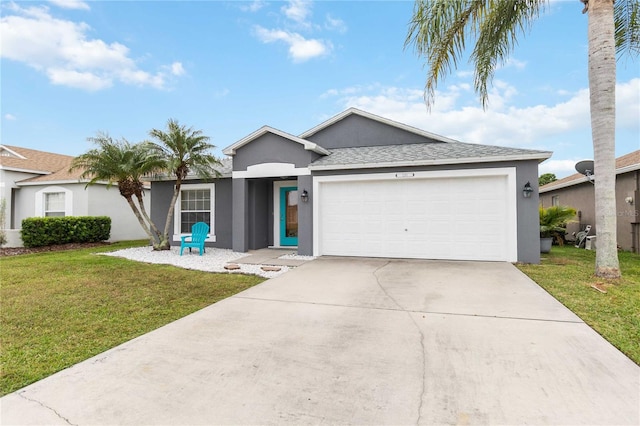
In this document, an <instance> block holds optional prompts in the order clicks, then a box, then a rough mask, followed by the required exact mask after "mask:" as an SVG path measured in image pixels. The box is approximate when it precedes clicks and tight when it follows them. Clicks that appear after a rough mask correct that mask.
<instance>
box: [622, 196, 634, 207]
mask: <svg viewBox="0 0 640 426" xmlns="http://www.w3.org/2000/svg"><path fill="white" fill-rule="evenodd" d="M624 201H625V203H627V204H629V205H633V197H627V198H625V199H624Z"/></svg>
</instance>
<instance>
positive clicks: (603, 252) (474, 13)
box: [405, 0, 640, 278]
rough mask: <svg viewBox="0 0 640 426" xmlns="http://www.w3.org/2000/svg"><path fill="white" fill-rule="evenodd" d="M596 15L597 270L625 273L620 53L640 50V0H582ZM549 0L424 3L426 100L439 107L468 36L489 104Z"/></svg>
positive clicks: (414, 40)
mask: <svg viewBox="0 0 640 426" xmlns="http://www.w3.org/2000/svg"><path fill="white" fill-rule="evenodd" d="M580 1H581V2H582V3H584V5H585V6H584V10H583V13H588V14H589V25H588V32H589V89H590V99H591V128H592V139H593V150H594V162H595V167H594V168H595V170H594V174H595V175H596V180H595V199H596V226H597V228H598V250H597V251H596V267H595V274H596V275H597V276H600V277H609V278H617V277H620V267H619V263H618V252H617V241H616V205H615V79H616V78H615V77H616V63H615V59H616V50H617V52H618V53H630V54H633V55H635V56H637V54H638V52H640V0H615V7H614V1H613V0H580ZM547 3H548V1H547V0H455V1H451V0H416V3H415V7H414V12H413V17H412V19H411V21H410V25H409V31H408V35H407V38H406V41H405V47H407V46H408V45H413V46H414V48H415V51H416V53H417V54H418V55H419V56H422V57H424V58H426V62H427V81H426V84H425V101H426V103H427V105H428V106H430V105H431V103H432V102H433V99H434V96H435V87H436V85H437V83H438V82H439V81H440V80H442V79H443V78H444V76H445V74H448V73H449V72H451V70H452V67H455V66H457V63H458V61H459V60H460V59H461V56H462V54H463V52H464V50H465V46H466V38H467V37H469V36H477V40H476V44H475V47H474V49H473V51H472V53H471V61H472V62H473V63H474V65H475V77H474V88H475V90H476V92H477V93H478V94H479V95H480V100H481V102H482V106H483V107H484V108H486V106H487V100H488V89H487V87H488V85H490V84H491V82H492V80H493V75H494V72H495V69H496V66H497V65H498V64H504V62H505V61H506V60H507V58H508V56H509V54H510V53H511V51H512V50H513V48H514V46H515V44H516V42H517V36H519V35H521V34H522V33H524V32H526V31H527V30H528V29H529V28H530V27H531V25H532V24H533V22H534V21H535V19H536V18H537V17H538V16H539V14H540V12H542V11H543V10H544V8H545V6H546V5H547Z"/></svg>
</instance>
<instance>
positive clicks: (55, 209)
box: [44, 192, 64, 217]
mask: <svg viewBox="0 0 640 426" xmlns="http://www.w3.org/2000/svg"><path fill="white" fill-rule="evenodd" d="M44 215H45V216H47V217H49V216H64V192H50V193H47V194H44Z"/></svg>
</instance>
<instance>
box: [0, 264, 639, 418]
mask: <svg viewBox="0 0 640 426" xmlns="http://www.w3.org/2000/svg"><path fill="white" fill-rule="evenodd" d="M0 409H1V410H2V412H1V416H0V420H1V421H0V423H2V424H3V425H12V424H48V425H69V424H73V425H141V424H144V425H216V424H225V425H238V424H242V425H247V424H278V425H287V424H291V425H304V424H322V425H334V424H341V425H342V424H357V425H365V424H366V425H382V424H393V425H416V424H425V425H432V424H481V425H490V424H508V425H521V424H535V425H559V424H562V425H587V424H588V425H614V424H615V425H638V424H639V423H640V367H638V366H637V365H636V364H634V363H633V362H632V361H631V360H629V359H628V358H627V357H625V356H624V355H623V354H622V353H620V352H619V351H618V350H617V349H616V348H614V347H613V346H611V345H610V344H609V343H608V342H606V341H605V340H604V339H603V338H602V337H601V336H600V335H598V334H597V333H596V332H595V331H593V330H592V329H591V328H589V327H588V326H587V325H586V324H585V323H584V322H582V321H581V320H580V319H579V318H578V317H576V316H575V315H574V314H573V313H572V312H570V311H569V310H568V309H566V308H565V307H564V306H563V305H561V304H560V303H558V302H557V301H556V300H555V299H553V298H552V297H551V296H550V295H549V294H548V293H546V292H545V291H544V290H542V289H541V288H540V287H539V286H538V285H537V284H535V283H534V282H532V281H531V280H529V279H528V278H527V277H526V276H525V275H523V274H522V273H521V272H520V271H518V270H517V269H516V268H515V267H514V266H513V265H511V264H508V263H482V262H435V261H418V260H416V261H405V260H386V259H347V258H325V257H322V258H319V259H316V260H314V261H311V262H307V263H305V264H303V265H302V266H300V267H298V268H295V269H292V270H290V271H289V272H287V273H286V274H283V275H281V276H279V277H277V278H274V279H271V280H268V281H265V282H264V283H262V284H260V285H257V286H255V287H252V288H250V289H248V290H246V291H244V292H242V293H239V294H237V295H235V296H233V297H230V298H228V299H225V300H222V301H220V302H218V303H216V304H214V305H211V306H209V307H207V308H205V309H202V310H200V311H198V312H196V313H194V314H192V315H189V316H187V317H185V318H182V319H180V320H178V321H175V322H173V323H171V324H169V325H167V326H165V327H162V328H160V329H158V330H155V331H153V332H151V333H148V334H146V335H144V336H141V337H139V338H137V339H134V340H132V341H130V342H127V343H125V344H123V345H121V346H118V347H116V348H114V349H111V350H109V351H107V352H105V353H102V354H100V355H98V356H96V357H93V358H91V359H89V360H87V361H85V362H82V363H80V364H78V365H76V366H74V367H72V368H69V369H67V370H64V371H61V372H59V373H57V374H55V375H53V376H51V377H49V378H47V379H44V380H42V381H40V382H38V383H35V384H33V385H30V386H28V387H26V388H24V389H22V390H20V391H18V392H15V393H13V394H10V395H7V396H5V397H3V398H2V399H0Z"/></svg>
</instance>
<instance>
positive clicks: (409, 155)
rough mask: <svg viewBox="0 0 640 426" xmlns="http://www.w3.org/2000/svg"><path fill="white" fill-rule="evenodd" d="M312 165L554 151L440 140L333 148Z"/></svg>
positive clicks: (501, 157)
mask: <svg viewBox="0 0 640 426" xmlns="http://www.w3.org/2000/svg"><path fill="white" fill-rule="evenodd" d="M330 152H331V153H330V154H329V155H328V156H326V157H322V158H319V159H318V160H316V161H314V162H313V163H312V164H311V166H310V169H312V170H323V169H324V170H331V169H348V168H369V167H394V166H411V165H432V164H452V163H476V162H491V161H508V160H534V159H535V160H540V161H542V160H545V159H547V158H549V157H550V156H551V152H548V151H537V150H530V149H520V148H509V147H503V146H490V145H478V144H471V143H463V142H437V143H419V144H407V145H384V146H370V147H358V148H338V149H331V150H330Z"/></svg>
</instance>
